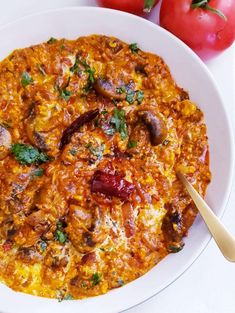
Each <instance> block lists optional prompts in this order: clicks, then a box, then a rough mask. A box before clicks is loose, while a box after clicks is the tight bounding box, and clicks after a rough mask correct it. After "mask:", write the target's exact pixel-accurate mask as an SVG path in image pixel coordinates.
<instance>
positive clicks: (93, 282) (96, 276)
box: [91, 272, 101, 286]
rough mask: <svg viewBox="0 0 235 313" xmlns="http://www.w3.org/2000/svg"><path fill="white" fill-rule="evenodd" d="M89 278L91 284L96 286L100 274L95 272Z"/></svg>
mask: <svg viewBox="0 0 235 313" xmlns="http://www.w3.org/2000/svg"><path fill="white" fill-rule="evenodd" d="M91 279H92V284H93V286H96V285H98V284H99V283H100V282H101V274H100V273H98V272H96V273H95V274H93V275H92V277H91Z"/></svg>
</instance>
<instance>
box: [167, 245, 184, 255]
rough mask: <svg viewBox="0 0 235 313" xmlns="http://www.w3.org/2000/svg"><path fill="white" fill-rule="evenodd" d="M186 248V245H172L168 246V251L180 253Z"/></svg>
mask: <svg viewBox="0 0 235 313" xmlns="http://www.w3.org/2000/svg"><path fill="white" fill-rule="evenodd" d="M183 247H184V244H181V243H180V244H177V245H170V246H168V251H169V252H171V253H177V252H180V251H181V250H182V249H183Z"/></svg>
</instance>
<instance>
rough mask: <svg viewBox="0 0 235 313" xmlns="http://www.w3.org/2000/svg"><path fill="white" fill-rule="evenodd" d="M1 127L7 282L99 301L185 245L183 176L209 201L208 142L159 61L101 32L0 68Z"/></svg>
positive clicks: (2, 261) (0, 265)
mask: <svg viewBox="0 0 235 313" xmlns="http://www.w3.org/2000/svg"><path fill="white" fill-rule="evenodd" d="M91 111H93V112H95V113H93V114H94V115H95V116H94V117H93V118H90V119H88V120H87V121H86V122H84V123H83V124H81V125H80V126H79V125H78V124H77V126H78V127H77V128H76V129H73V131H71V124H72V123H73V122H74V121H75V122H74V124H76V123H78V120H77V119H78V118H79V117H81V116H82V118H84V116H85V115H83V114H90V113H89V112H91ZM80 119H81V118H80ZM0 125H1V126H0V280H1V281H2V282H4V283H5V284H6V285H8V286H9V287H11V288H12V289H14V290H16V291H21V292H25V293H30V294H34V295H37V296H43V297H49V298H58V299H64V298H65V299H72V298H74V299H77V298H84V297H90V296H96V295H99V294H103V293H106V292H107V291H108V290H110V289H113V288H117V287H120V286H122V285H124V284H126V283H128V282H130V281H132V280H134V279H136V278H138V277H139V276H141V275H143V274H144V273H146V272H147V271H148V270H150V269H151V268H152V267H153V266H155V265H156V264H157V263H158V262H159V261H161V260H162V259H163V258H164V257H165V256H166V255H167V254H168V253H171V252H179V251H180V250H181V249H182V248H183V245H184V244H183V237H184V236H186V235H187V233H188V229H189V227H190V226H191V225H192V223H193V221H194V218H195V216H196V209H195V207H194V205H193V204H192V202H191V200H190V198H189V196H188V195H187V192H186V191H185V189H184V188H183V186H182V185H181V183H180V182H179V180H178V179H177V177H176V170H180V171H182V172H183V173H184V174H185V175H186V176H187V178H188V180H189V181H190V182H191V183H192V184H193V185H194V187H195V188H196V189H197V190H198V191H199V192H200V194H201V195H203V196H204V195H205V191H206V187H207V185H208V183H209V182H210V179H211V175H210V170H209V149H208V140H207V133H206V125H205V123H204V120H203V113H202V112H201V111H200V109H199V108H198V107H197V105H196V104H194V103H193V102H191V101H190V100H189V96H188V93H187V92H186V91H184V90H183V89H182V88H180V87H178V86H177V85H176V83H175V81H174V80H173V78H172V77H171V74H170V71H169V69H168V67H167V65H166V64H165V63H164V61H163V60H162V59H161V58H160V57H159V56H156V55H154V54H150V53H146V52H143V51H141V50H139V49H138V47H137V46H136V45H131V46H130V45H128V44H126V43H124V42H122V41H120V40H118V39H115V38H110V37H105V36H99V35H92V36H89V37H81V38H78V39H77V40H73V41H72V40H66V39H62V40H50V41H49V42H48V43H42V44H39V45H36V46H32V47H29V48H25V49H19V50H15V51H14V52H13V53H12V54H11V55H10V56H8V57H7V58H6V59H5V60H3V61H2V62H1V63H0ZM68 134H69V136H68ZM62 142H64V143H62ZM29 146H30V147H31V148H29ZM17 149H18V150H17ZM19 149H22V150H21V153H20V152H19ZM27 149H34V150H33V152H32V150H31V152H32V153H34V155H33V156H32V154H31V155H30V157H31V159H29V150H27ZM22 151H23V153H22ZM25 151H27V153H28V154H27V153H26V155H25ZM35 151H36V152H35ZM35 153H36V155H37V158H36V157H35ZM102 179H104V180H105V182H104V181H102V183H101V180H102ZM101 185H102V186H101ZM185 249H187V247H185ZM179 253H180V252H179ZM156 284H157V281H156Z"/></svg>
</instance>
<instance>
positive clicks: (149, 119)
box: [138, 110, 167, 146]
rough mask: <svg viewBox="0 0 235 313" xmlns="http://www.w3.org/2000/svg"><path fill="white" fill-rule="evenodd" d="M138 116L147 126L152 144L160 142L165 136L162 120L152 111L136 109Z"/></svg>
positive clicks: (165, 129) (164, 126)
mask: <svg viewBox="0 0 235 313" xmlns="http://www.w3.org/2000/svg"><path fill="white" fill-rule="evenodd" d="M138 116H139V117H140V118H141V119H142V121H143V123H144V124H145V125H146V126H147V128H148V131H149V136H150V142H151V145H152V146H157V145H159V144H161V143H162V142H163V141H164V140H165V139H166V137H167V127H166V125H165V123H164V122H163V120H162V119H161V118H160V117H159V116H157V115H156V114H154V113H153V112H152V111H147V110H146V111H145V110H143V111H138Z"/></svg>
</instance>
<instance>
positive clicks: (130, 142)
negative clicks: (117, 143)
mask: <svg viewBox="0 0 235 313" xmlns="http://www.w3.org/2000/svg"><path fill="white" fill-rule="evenodd" d="M136 146H137V141H136V140H129V141H128V144H127V148H128V149H131V148H135V147H136Z"/></svg>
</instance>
